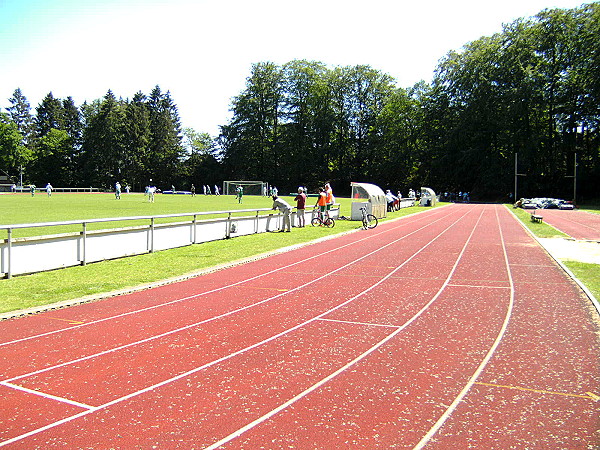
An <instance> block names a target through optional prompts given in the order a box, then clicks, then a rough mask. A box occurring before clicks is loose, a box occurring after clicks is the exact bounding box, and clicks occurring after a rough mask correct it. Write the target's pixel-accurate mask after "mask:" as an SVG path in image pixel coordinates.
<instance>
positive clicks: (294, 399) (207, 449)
mask: <svg viewBox="0 0 600 450" xmlns="http://www.w3.org/2000/svg"><path fill="white" fill-rule="evenodd" d="M482 216H483V211H482V212H481V214H480V215H479V219H477V223H476V224H475V226H474V227H473V229H472V230H471V233H470V234H469V237H468V239H467V240H466V242H465V244H464V245H463V248H462V250H461V252H460V253H459V255H458V256H457V258H456V261H455V263H454V265H453V266H452V270H451V271H450V272H449V274H448V276H447V277H446V280H445V281H444V284H443V285H442V286H441V287H440V289H439V290H438V291H437V293H436V294H435V295H434V296H433V298H432V299H431V300H430V301H429V302H428V303H427V304H426V305H425V306H423V307H422V308H421V309H420V310H419V311H418V312H417V313H416V314H415V315H414V316H413V317H411V318H410V319H409V320H408V321H406V322H405V323H404V324H403V325H401V326H399V327H398V328H397V329H396V330H395V331H393V332H392V333H390V334H389V335H387V336H386V337H385V338H383V339H382V340H381V341H379V342H378V343H376V344H375V345H373V346H372V347H371V348H369V349H368V350H366V351H365V352H364V353H362V354H361V355H359V356H357V357H356V358H354V359H353V360H352V361H350V362H349V363H348V364H346V365H345V366H343V367H340V368H339V369H338V370H336V371H335V372H333V373H331V374H329V375H328V376H327V377H325V378H323V379H321V380H320V381H318V382H317V383H315V384H313V385H312V386H310V387H309V388H307V389H305V390H304V391H302V392H301V393H299V394H298V395H296V396H295V397H292V398H291V399H289V400H288V401H287V402H285V403H282V404H281V405H279V406H278V407H277V408H274V409H272V410H271V411H269V412H268V413H266V414H264V415H262V416H261V417H259V418H258V419H256V420H254V421H252V422H250V423H249V424H247V425H246V426H244V427H242V428H239V429H238V430H236V431H234V432H233V433H231V434H229V435H228V436H226V437H224V438H223V439H221V440H220V441H217V442H215V443H214V444H212V445H209V446H208V447H205V449H204V450H214V449H216V448H218V447H221V446H222V445H225V444H227V443H228V442H230V441H232V440H233V439H236V438H238V437H240V436H241V435H242V434H244V433H245V432H247V431H249V430H251V429H252V428H254V427H256V426H257V425H260V424H261V423H263V422H265V421H267V420H268V419H270V418H271V417H273V416H274V415H276V414H278V413H280V412H281V411H283V410H284V409H286V408H288V407H289V406H291V405H292V404H294V403H296V402H297V401H298V400H301V399H302V398H304V397H306V396H307V395H308V394H310V393H311V392H314V391H315V390H317V389H318V388H320V387H321V386H323V385H324V384H325V383H327V382H328V381H330V380H332V379H333V378H335V377H336V376H338V375H339V374H341V373H343V372H345V371H346V370H348V369H349V368H350V367H352V366H354V365H355V364H356V363H358V362H360V361H362V360H363V359H365V358H366V357H367V356H369V355H370V354H371V353H373V352H374V351H375V350H377V349H379V348H380V347H381V346H382V345H384V344H385V343H386V342H389V341H390V340H391V339H393V338H394V337H395V336H397V335H398V334H399V333H400V332H401V331H403V330H404V329H405V328H406V327H408V326H409V325H410V324H412V323H413V322H414V321H416V320H417V319H418V318H419V317H420V316H421V315H422V314H423V313H424V312H425V311H426V310H427V309H429V307H430V306H431V305H432V304H433V303H434V302H435V301H436V300H437V299H438V298H439V297H440V295H442V292H443V291H444V289H445V288H446V287H447V286H448V284H449V283H450V279H451V278H452V276H453V275H454V272H455V271H456V268H457V267H458V263H459V262H460V260H461V258H462V256H463V255H464V253H465V250H466V249H467V245H468V244H469V242H470V241H471V238H472V237H473V233H475V229H476V228H477V225H478V224H479V221H480V220H481V217H482ZM455 223H456V222H455ZM453 225H454V224H453ZM447 230H448V228H447V229H446V230H444V232H442V234H443V233H445V232H446V231H447ZM440 236H441V234H440V235H438V236H437V237H436V238H435V239H437V238H438V237H440ZM435 239H433V240H432V241H430V242H429V244H427V245H426V246H425V247H423V248H422V249H421V250H419V252H418V253H420V252H421V251H422V250H424V249H425V248H426V247H427V246H428V245H430V244H431V243H432V242H433V241H434V240H435ZM414 256H416V254H415V255H413V257H414ZM400 267H401V266H399V267H398V268H396V269H395V270H394V272H395V271H396V270H399V269H400ZM390 276H391V273H390Z"/></svg>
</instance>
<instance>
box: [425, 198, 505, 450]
mask: <svg viewBox="0 0 600 450" xmlns="http://www.w3.org/2000/svg"><path fill="white" fill-rule="evenodd" d="M495 212H496V221H497V223H498V230H499V231H500V241H501V242H502V250H503V252H504V263H505V264H506V270H507V273H508V279H509V282H510V300H509V302H508V307H507V309H506V315H505V317H504V322H503V323H502V327H501V328H500V332H499V333H498V335H497V336H496V339H495V341H494V344H493V345H492V346H491V347H490V349H489V350H488V352H487V354H486V355H485V357H484V358H483V360H482V361H481V364H479V367H477V370H476V371H475V373H473V375H472V376H471V378H470V379H469V381H468V382H467V384H466V385H465V387H464V388H463V390H462V391H460V393H459V394H458V397H456V398H455V399H454V401H453V402H452V404H451V405H450V406H449V407H448V409H446V411H445V412H444V414H442V416H441V417H440V418H439V419H438V420H437V422H436V423H435V424H434V425H433V427H431V429H430V430H429V431H428V432H427V434H425V436H423V438H422V439H421V440H420V441H419V443H418V444H417V445H416V446H415V447H414V448H415V449H421V448H423V447H425V445H427V443H428V442H429V441H430V440H431V438H432V437H433V436H434V435H435V434H436V433H437V432H438V431H439V430H440V428H442V426H444V424H445V423H446V420H448V418H449V417H450V415H451V414H452V413H453V412H454V410H455V409H456V407H457V406H458V405H459V403H460V402H462V400H463V398H464V397H465V396H466V395H467V393H468V392H469V391H470V390H471V388H472V387H473V385H474V384H475V382H476V381H477V378H479V375H481V372H483V370H484V369H485V367H486V366H487V364H488V363H489V361H490V359H491V358H492V356H493V355H494V353H495V352H496V349H497V348H498V346H499V345H500V341H502V338H503V337H504V334H505V333H506V330H507V328H508V323H509V322H510V318H511V316H512V311H513V306H514V300H515V287H514V283H513V278H512V273H511V271H510V264H509V262H508V254H507V252H506V242H505V241H504V235H503V234H502V225H501V224H500V219H499V217H498V208H497V207H496V208H495Z"/></svg>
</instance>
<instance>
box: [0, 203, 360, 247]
mask: <svg viewBox="0 0 600 450" xmlns="http://www.w3.org/2000/svg"><path fill="white" fill-rule="evenodd" d="M283 198H285V199H286V201H288V202H289V203H290V204H291V205H295V202H294V201H293V197H283ZM340 200H341V203H347V202H349V199H338V201H340ZM272 204H273V201H272V200H271V198H270V197H260V196H250V195H247V196H244V198H243V203H241V204H240V203H238V202H237V200H236V198H235V196H233V195H220V196H215V195H207V196H205V195H197V196H195V197H192V196H191V195H170V194H157V195H156V196H155V201H154V203H150V202H148V198H147V197H146V196H145V195H144V194H140V193H132V194H122V195H121V199H120V200H117V199H116V198H115V195H114V194H113V193H53V194H52V197H48V196H47V195H46V194H45V193H43V194H42V193H38V194H36V195H35V196H34V197H32V196H31V195H30V194H3V195H0V211H2V213H1V215H0V225H11V224H17V223H19V224H22V223H39V222H63V221H68V220H82V219H99V218H112V217H135V216H156V215H163V214H177V213H195V212H205V211H228V210H236V209H259V208H271V206H272ZM309 204H310V203H309ZM167 220H168V219H165V221H167ZM172 220H179V219H172ZM144 223H147V222H144ZM134 225H136V222H134V221H127V222H119V223H115V222H110V223H100V224H93V226H91V227H90V229H99V228H113V227H115V226H134ZM79 229H80V226H76V227H75V226H60V227H47V228H31V229H23V230H15V232H14V234H13V236H14V237H27V236H35V235H42V234H56V233H67V232H72V231H79ZM5 234H6V231H4V230H3V234H1V235H0V238H3V237H4V238H5V237H6V236H5Z"/></svg>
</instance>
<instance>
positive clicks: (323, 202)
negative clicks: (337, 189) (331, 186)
mask: <svg viewBox="0 0 600 450" xmlns="http://www.w3.org/2000/svg"><path fill="white" fill-rule="evenodd" d="M317 207H318V208H319V210H318V211H319V214H320V217H321V220H322V219H324V218H325V211H326V210H327V194H326V193H325V188H322V187H321V188H319V198H318V199H317V203H315V208H317Z"/></svg>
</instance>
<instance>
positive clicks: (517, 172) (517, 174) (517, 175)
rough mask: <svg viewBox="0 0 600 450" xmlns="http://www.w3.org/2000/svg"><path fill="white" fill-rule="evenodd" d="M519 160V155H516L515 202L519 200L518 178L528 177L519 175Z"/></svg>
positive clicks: (522, 174)
mask: <svg viewBox="0 0 600 450" xmlns="http://www.w3.org/2000/svg"><path fill="white" fill-rule="evenodd" d="M518 158H519V154H518V153H515V202H516V201H517V200H518V199H517V177H526V176H527V174H524V173H519V171H518V170H517V166H518Z"/></svg>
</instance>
